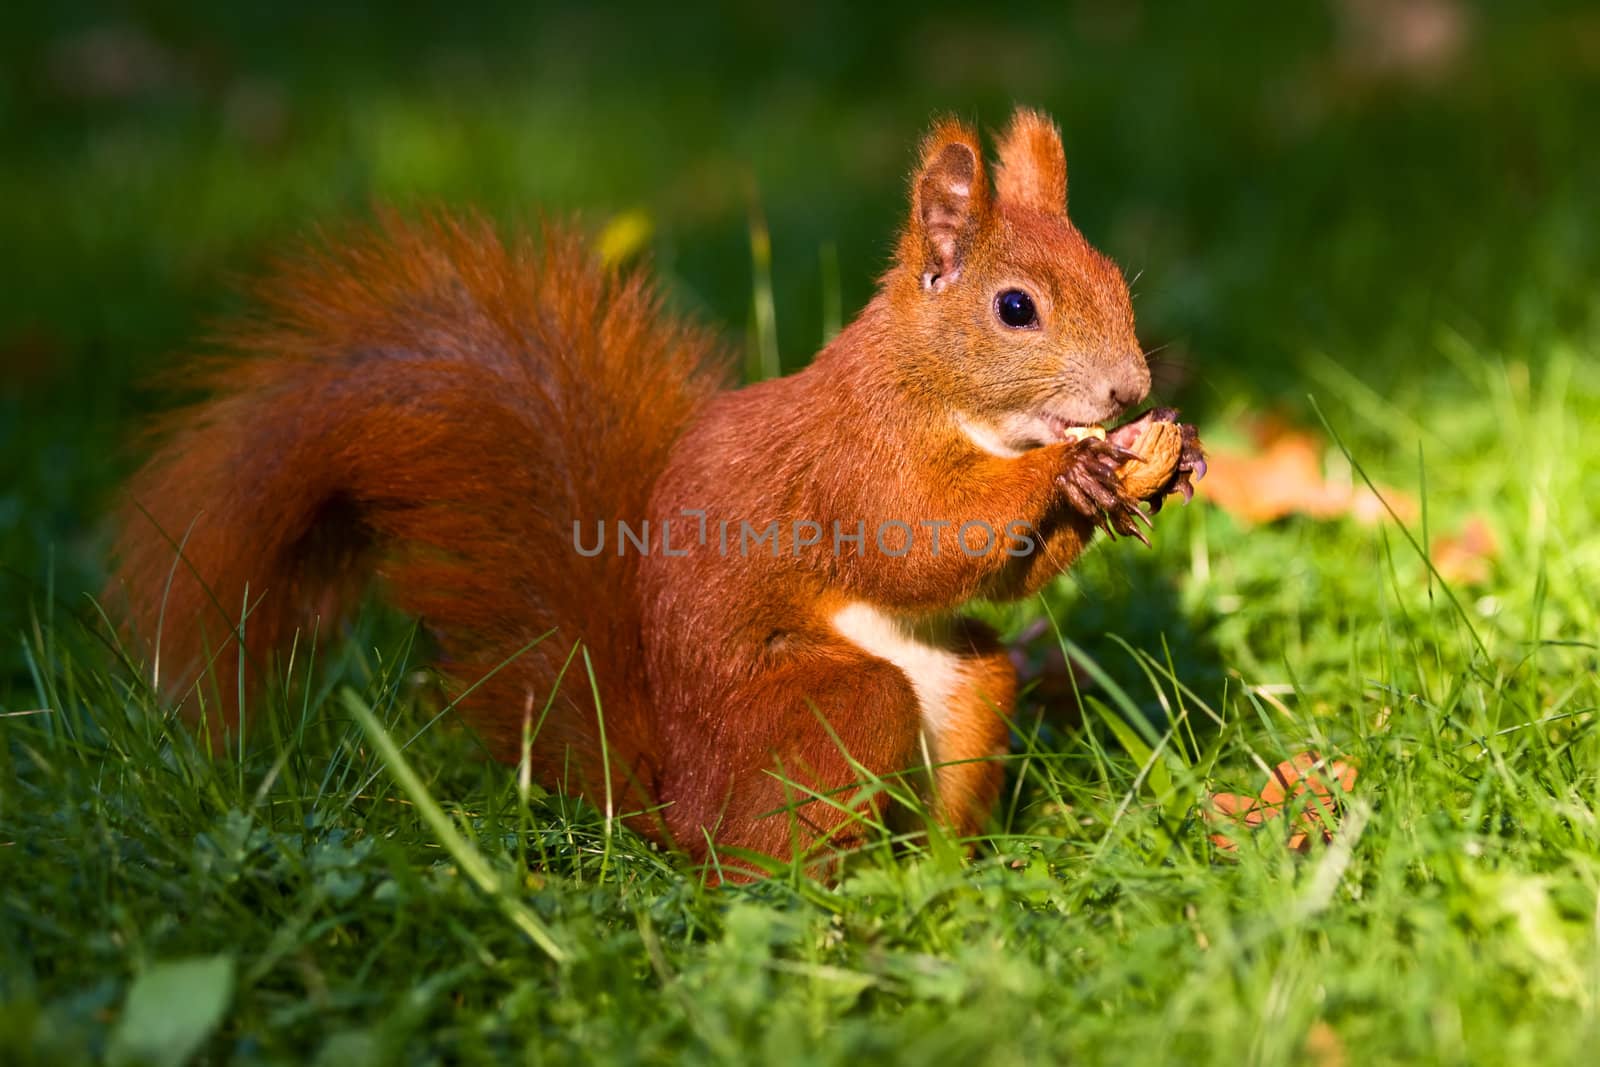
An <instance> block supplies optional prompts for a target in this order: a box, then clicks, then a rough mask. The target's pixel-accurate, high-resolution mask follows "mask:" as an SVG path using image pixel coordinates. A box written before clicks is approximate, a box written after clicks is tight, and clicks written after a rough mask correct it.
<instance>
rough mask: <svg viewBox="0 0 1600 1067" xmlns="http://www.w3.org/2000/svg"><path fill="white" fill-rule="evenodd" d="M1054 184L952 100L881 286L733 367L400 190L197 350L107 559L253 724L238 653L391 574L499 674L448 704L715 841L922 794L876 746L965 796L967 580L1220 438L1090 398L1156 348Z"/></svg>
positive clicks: (989, 675) (552, 250)
mask: <svg viewBox="0 0 1600 1067" xmlns="http://www.w3.org/2000/svg"><path fill="white" fill-rule="evenodd" d="M1066 187H1067V183H1066V163H1065V159H1064V156H1063V152H1062V146H1061V139H1060V135H1059V133H1058V131H1057V130H1056V128H1055V126H1054V125H1053V123H1052V122H1051V121H1050V120H1049V119H1048V118H1047V117H1045V116H1044V115H1042V114H1040V113H1038V112H1034V111H1030V110H1026V109H1019V110H1018V111H1017V112H1016V113H1015V114H1014V116H1013V117H1012V120H1011V122H1010V125H1009V127H1008V128H1007V130H1006V131H1005V132H1004V134H1003V136H1002V137H1001V139H1000V142H999V166H998V169H997V171H996V172H995V176H994V179H993V183H992V185H991V180H990V177H989V174H988V173H987V168H986V166H985V163H984V159H983V154H982V148H981V146H980V142H979V140H978V137H977V135H976V134H975V132H974V131H973V130H972V129H971V128H970V127H968V126H967V125H965V124H963V123H960V122H958V121H954V120H945V121H940V122H938V123H936V124H935V125H934V126H933V128H932V130H931V132H930V133H929V134H928V135H927V137H926V139H925V140H924V141H923V143H922V148H921V154H920V163H919V165H918V167H917V170H916V173H915V175H914V177H913V179H912V183H911V195H910V212H909V217H908V218H907V221H906V223H905V226H904V229H903V231H902V233H901V236H900V240H899V243H898V246H897V248H896V253H895V257H894V261H893V263H892V264H891V265H890V267H889V268H888V270H887V271H886V272H885V273H884V275H883V276H882V279H881V281H880V284H879V287H878V291H877V293H876V295H875V296H874V297H873V298H872V300H871V302H870V303H868V304H867V306H866V307H865V308H864V309H863V310H862V311H861V313H860V315H859V316H858V317H857V318H856V319H855V320H854V321H853V322H852V323H850V325H849V326H847V327H846V328H845V329H844V330H843V331H842V332H840V333H839V335H838V336H837V337H836V338H834V339H833V340H832V341H831V342H830V343H829V344H828V345H827V346H826V347H825V348H824V349H823V350H822V352H821V353H819V354H818V355H817V356H816V358H815V360H814V361H813V362H812V363H811V364H810V365H809V366H808V367H806V369H804V370H802V371H800V372H798V373H796V374H793V375H790V376H788V377H785V378H780V379H776V380H771V381H765V382H761V383H759V384H755V385H750V386H747V387H745V388H740V389H730V388H726V387H725V386H724V379H725V377H726V376H727V375H726V370H725V368H726V362H725V361H724V360H722V359H721V358H720V357H719V355H718V353H717V351H716V346H715V345H714V344H713V342H712V341H711V339H710V338H709V336H708V335H707V334H706V333H704V332H702V331H701V330H699V329H696V328H694V327H692V326H690V325H687V324H685V323H684V322H682V321H680V320H679V319H677V318H676V317H674V316H672V315H670V314H668V313H667V312H666V311H664V310H663V308H662V306H661V303H660V301H659V299H658V298H657V296H656V295H655V292H654V290H653V289H652V288H651V287H650V285H649V284H648V283H647V282H646V281H645V280H644V279H642V278H641V277H640V276H638V275H636V274H622V273H618V272H616V271H612V270H607V269H603V268H602V267H600V266H599V265H597V263H596V261H595V260H594V259H592V258H591V256H590V255H589V253H588V252H587V251H586V249H585V247H584V245H583V243H582V241H581V240H580V239H579V238H578V237H577V236H575V235H574V234H573V233H572V232H570V231H568V230H566V229H564V228H561V227H545V228H544V231H543V234H542V236H541V237H539V238H532V237H523V238H520V239H516V240H504V239H502V238H501V237H499V236H497V235H496V233H495V232H493V231H492V230H491V228H490V227H489V226H487V225H486V224H484V223H482V222H480V221H477V220H474V219H467V220H459V219H452V218H449V217H445V216H434V217H431V218H427V219H424V220H422V221H402V220H400V219H397V218H395V217H392V216H385V217H384V219H383V221H382V222H381V223H380V224H378V225H377V226H376V227H373V228H372V229H370V230H369V231H367V232H365V233H364V234H363V235H361V236H359V237H358V238H356V239H353V240H346V241H344V242H337V243H334V244H333V245H331V246H329V247H323V248H322V249H320V250H319V251H317V252H315V253H313V254H312V255H311V256H310V257H308V258H307V259H306V260H304V261H302V262H299V263H298V264H295V265H291V266H288V267H286V268H284V269H282V270H281V271H279V272H278V273H277V275H276V276H275V277H273V278H271V279H270V280H268V281H267V282H265V283H263V285H262V287H261V292H260V298H261V307H262V309H263V310H262V312H261V313H260V314H258V315H257V316H256V317H255V318H253V319H251V320H249V321H247V322H245V323H243V324H242V325H239V326H237V327H234V328H233V329H232V330H231V331H230V332H229V333H228V334H226V335H225V347H224V352H225V355H223V356H222V357H220V358H217V359H214V360H212V361H210V362H206V363H203V364H200V365H198V366H196V367H194V368H193V369H192V371H190V372H187V373H188V376H187V377H186V378H185V380H186V382H191V383H192V382H196V381H197V382H198V383H199V384H200V385H201V386H202V387H203V388H205V389H206V390H207V391H208V397H209V398H208V399H205V400H203V401H202V402H200V403H199V404H198V405H197V406H194V407H192V408H189V409H187V410H183V411H179V412H177V413H175V414H173V415H171V416H169V417H168V418H167V419H166V420H165V421H164V422H163V423H162V424H161V425H160V429H161V430H163V431H164V433H165V440H164V443H163V444H162V445H161V446H160V447H159V449H158V450H157V451H156V453H155V454H154V456H153V458H152V459H150V460H149V462H148V463H147V465H146V466H145V467H144V468H143V469H142V470H141V471H140V472H139V473H138V474H137V475H136V476H135V477H134V478H133V480H132V482H131V484H130V486H129V487H128V492H127V494H126V503H125V505H124V508H123V510H122V512H121V514H120V516H119V540H118V546H117V560H118V563H117V569H116V571H115V574H114V576H113V579H112V585H111V588H112V592H113V594H114V595H124V596H126V598H127V599H126V603H127V605H128V608H129V619H130V625H131V627H132V629H133V631H134V632H135V633H137V634H138V635H139V636H140V637H141V639H142V640H143V641H144V643H145V648H146V649H147V651H148V653H149V656H150V659H149V663H150V664H151V669H152V672H153V673H156V674H157V675H158V677H159V681H158V684H159V685H161V686H162V688H163V689H164V690H165V691H167V692H169V693H171V694H174V695H177V696H181V697H182V698H183V700H184V707H185V709H186V712H187V714H188V716H189V717H190V718H191V720H197V721H198V720H205V721H208V722H210V723H212V724H213V725H216V726H221V727H230V728H231V727H233V726H236V725H237V706H236V699H235V698H233V697H232V694H233V693H235V692H236V689H237V683H238V681H239V679H238V677H237V669H238V668H237V664H238V663H240V662H244V663H245V664H246V666H245V668H244V669H245V670H246V671H247V672H248V673H251V674H257V673H259V672H260V670H261V665H263V664H264V663H265V662H266V661H267V658H268V657H269V655H270V654H271V653H272V652H273V651H274V650H276V649H281V648H283V647H284V646H285V645H286V644H287V643H288V642H289V640H290V639H291V638H292V637H293V636H294V635H295V633H296V632H297V631H299V632H300V633H302V634H306V633H309V632H311V626H312V624H313V623H314V622H315V621H316V620H318V619H321V620H322V625H321V629H322V630H323V631H324V632H325V631H326V630H327V629H328V621H329V620H330V619H332V618H335V617H337V615H338V614H339V613H340V612H341V611H342V610H344V609H346V608H348V607H349V606H350V604H351V603H352V601H353V600H354V599H355V598H356V597H357V596H358V595H359V594H360V593H361V591H362V590H363V588H364V587H365V585H366V583H367V582H368V581H369V580H370V579H371V577H372V576H374V575H376V576H377V578H378V580H379V582H380V588H381V589H382V590H383V591H384V592H385V593H386V595H387V597H388V599H389V600H390V601H391V602H392V603H394V604H395V605H396V606H398V607H399V608H400V609H402V610H403V611H405V612H407V613H410V614H412V615H414V616H416V617H418V618H419V619H420V620H421V621H422V623H423V625H424V627H425V629H426V630H427V632H428V633H430V634H431V635H432V636H433V638H434V640H435V642H436V644H437V649H438V657H437V662H438V665H439V667H440V669H441V672H442V673H443V674H444V675H445V676H446V677H449V678H452V679H455V680H457V681H459V682H461V683H474V682H476V683H478V684H477V686H476V688H473V689H472V690H471V692H470V694H468V695H467V696H466V698H465V699H464V700H462V702H461V705H460V712H461V714H462V715H463V716H464V717H465V718H466V720H467V721H468V722H469V723H470V724H471V726H473V727H474V728H475V729H476V730H477V732H478V733H479V734H480V735H481V736H482V738H483V739H484V741H485V743H486V744H487V745H488V747H489V749H490V750H491V751H492V752H493V753H494V754H495V755H496V756H497V757H499V758H501V759H504V760H507V761H518V760H521V759H524V758H526V759H528V760H529V761H530V763H531V766H532V771H533V773H534V775H535V776H536V777H537V778H538V779H540V780H542V781H543V782H544V783H545V784H547V785H549V786H551V787H552V788H556V789H563V790H567V791H570V792H577V793H581V794H583V795H584V796H587V797H588V798H590V799H591V800H593V801H594V802H596V803H597V804H602V803H603V804H606V805H609V811H608V815H609V814H611V813H615V814H617V815H618V816H625V817H627V818H628V820H629V821H630V823H631V824H632V825H634V826H635V827H636V828H638V829H639V830H640V831H641V832H642V833H644V834H645V835H647V836H649V837H651V838H653V839H655V840H657V841H659V842H663V843H668V844H670V845H672V846H674V847H676V848H678V849H680V850H682V851H684V852H686V853H688V854H689V855H690V856H691V857H693V858H695V859H699V860H704V859H706V858H707V856H708V853H709V851H710V850H711V849H712V848H716V849H718V850H724V849H725V850H729V852H730V853H735V854H736V853H737V852H738V851H739V850H745V851H747V852H749V853H755V854H760V855H765V856H769V857H776V858H778V859H779V860H782V861H788V860H793V859H796V858H799V859H802V860H806V861H809V860H810V859H811V858H814V857H817V856H821V855H836V854H837V851H836V850H841V849H848V848H850V847H851V846H852V845H854V844H858V843H859V842H860V841H861V839H862V835H863V834H865V833H867V832H868V825H869V824H870V823H872V822H879V823H882V822H883V821H885V820H887V821H888V822H889V823H890V824H891V825H892V824H894V823H895V821H896V820H897V819H900V818H901V817H903V814H904V813H902V812H898V811H897V810H895V808H894V804H893V802H892V801H891V800H890V799H889V794H888V793H887V792H886V791H884V790H883V789H881V788H873V787H871V785H870V784H868V785H863V782H865V781H867V780H868V779H870V778H872V777H874V776H879V777H882V778H884V779H888V780H899V781H906V782H910V783H912V786H913V787H914V788H916V789H918V790H919V791H920V795H921V796H922V797H923V798H924V799H925V801H926V807H927V809H928V810H930V811H932V812H933V813H934V815H935V816H936V817H937V818H938V819H939V820H941V821H942V822H943V823H944V824H945V825H946V826H947V827H948V829H949V830H950V831H951V832H953V833H955V834H958V835H971V834H973V833H975V832H977V831H978V830H980V829H981V827H982V825H983V823H984V821H985V820H986V818H987V817H988V814H989V812H990V809H991V807H992V806H993V804H994V802H995V799H996V796H997V794H998V791H999V788H1000V785H1001V781H1002V778H1003V774H1004V769H1003V763H1002V761H1001V760H1000V759H998V758H997V757H1000V756H1002V755H1003V754H1004V752H1005V750H1006V746H1007V738H1008V720H1009V717H1010V715H1011V713H1012V709H1013V701H1014V697H1015V689H1016V678H1015V676H1014V673H1013V668H1012V666H1011V663H1010V661H1009V659H1008V657H1007V655H1006V653H1005V651H1004V649H1003V648H1002V646H1001V645H1000V644H999V642H998V641H997V639H996V636H995V634H994V633H993V632H991V631H990V630H989V629H988V628H986V627H985V626H983V625H981V624H980V623H978V622H976V621H973V620H971V619H967V618H963V617H961V616H960V615H958V614H957V609H958V608H959V607H960V606H961V605H962V604H963V603H965V602H966V601H968V600H971V599H974V598H1002V599H1004V598H1016V597H1022V596H1027V595H1029V594H1032V593H1034V592H1036V591H1037V590H1039V589H1040V588H1041V587H1042V586H1043V585H1044V584H1045V583H1047V582H1048V581H1050V580H1051V579H1052V578H1053V577H1055V576H1056V575H1058V574H1059V573H1061V571H1063V570H1064V569H1065V568H1066V567H1067V566H1068V565H1069V564H1071V563H1072V562H1073V561H1074V559H1075V558H1076V557H1077V556H1078V554H1079V553H1080V552H1082V551H1083V548H1084V546H1085V545H1086V544H1087V543H1088V542H1089V540H1090V538H1091V536H1092V535H1093V533H1094V531H1095V529H1096V528H1105V529H1107V530H1109V531H1112V532H1115V533H1123V534H1134V535H1137V536H1139V537H1141V539H1142V538H1143V536H1144V535H1143V533H1142V531H1141V527H1142V526H1145V525H1148V522H1149V520H1148V519H1147V517H1146V510H1145V507H1143V506H1142V505H1147V506H1148V510H1149V511H1151V512H1153V511H1154V510H1156V509H1157V508H1158V507H1159V505H1160V502H1161V500H1162V498H1163V497H1164V496H1166V495H1168V494H1170V493H1172V492H1182V493H1183V494H1184V495H1185V497H1186V498H1187V496H1188V495H1189V493H1190V492H1191V488H1190V482H1191V479H1192V478H1197V477H1199V475H1200V474H1201V473H1203V470H1204V464H1203V456H1202V451H1201V448H1200V445H1199V442H1198V439H1197V437H1196V435H1195V432H1194V429H1193V428H1192V427H1189V426H1184V427H1182V450H1181V455H1179V456H1178V458H1177V460H1176V461H1175V463H1174V464H1173V467H1172V470H1171V473H1170V476H1165V475H1164V476H1163V477H1162V478H1161V479H1159V481H1160V485H1159V486H1158V487H1157V488H1156V489H1155V490H1154V491H1150V492H1148V493H1147V494H1146V495H1147V500H1141V499H1139V498H1138V496H1137V495H1136V494H1134V493H1133V492H1131V491H1129V489H1128V488H1127V486H1126V485H1125V484H1124V479H1123V478H1122V476H1121V475H1120V474H1119V470H1123V469H1125V467H1124V465H1125V464H1127V463H1129V462H1130V461H1133V460H1134V458H1135V457H1134V456H1133V454H1132V452H1131V451H1130V447H1131V445H1132V444H1133V443H1134V441H1135V439H1136V438H1137V436H1138V433H1139V427H1140V426H1141V425H1148V423H1149V422H1150V421H1151V420H1153V419H1155V420H1166V421H1175V415H1174V413H1172V412H1171V411H1170V410H1165V409H1163V410H1160V411H1157V412H1154V413H1151V414H1150V415H1147V416H1146V417H1145V418H1144V419H1142V420H1139V422H1136V423H1134V424H1130V425H1128V426H1124V427H1123V428H1121V429H1118V430H1114V431H1112V432H1111V433H1110V434H1106V433H1105V432H1104V431H1103V430H1099V429H1096V427H1098V426H1099V424H1102V423H1106V422H1109V421H1111V420H1114V419H1116V418H1117V417H1118V416H1120V415H1121V414H1122V413H1123V412H1124V411H1125V410H1126V409H1128V408H1129V407H1130V406H1133V405H1137V404H1139V403H1140V402H1142V401H1143V400H1144V399H1145V397H1146V394H1147V393H1148V391H1149V385H1150V376H1149V370H1148V367H1147V365H1146V363H1145V358H1144V355H1143V352H1142V350H1141V348H1140V346H1139V342H1138V340H1137V338H1136V337H1135V333H1134V318H1133V311H1132V307H1131V304H1130V301H1129V295H1128V289H1127V286H1126V284H1125V282H1124V280H1123V277H1122V275H1121V273H1120V272H1119V271H1118V269H1117V267H1116V265H1115V264H1113V263H1112V262H1111V260H1109V259H1108V258H1106V257H1105V256H1104V255H1102V254H1101V253H1100V252H1098V251H1096V250H1095V249H1094V248H1092V247H1091V246H1090V245H1089V244H1088V242H1087V241H1086V240H1085V239H1084V238H1083V236H1082V235H1081V234H1080V233H1079V232H1078V230H1077V229H1076V228H1075V227H1074V226H1073V224H1072V223H1071V222H1070V221H1069V220H1068V218H1067V214H1066ZM180 547H181V551H182V559H181V560H180V559H179V558H178V550H179V548H180ZM241 619H243V620H244V621H243V625H242V626H241V624H240V620H241ZM241 631H242V640H243V642H244V646H245V647H244V650H243V655H241V652H240V649H239V648H238V647H237V645H236V644H235V643H234V642H236V641H237V640H239V637H240V633H241ZM579 646H581V652H582V654H583V656H585V657H587V662H585V660H584V659H583V658H581V657H580V658H577V659H570V660H569V657H570V656H571V655H572V654H573V652H574V650H575V648H578V647H579ZM574 664H576V665H574ZM591 666H592V672H593V674H592V676H593V679H594V685H593V687H591V683H590V673H589V669H588V668H589V667H591ZM202 681H203V683H204V684H197V683H200V682H202ZM552 693H554V696H553V697H552ZM547 701H549V704H548V710H547ZM530 722H531V723H532V725H533V726H534V727H536V731H535V732H536V737H535V738H534V741H533V744H532V746H531V749H530V751H528V752H524V750H523V749H524V742H523V739H524V736H525V729H528V728H529V724H530ZM602 739H603V740H602ZM862 816H865V818H862ZM719 854H720V851H719Z"/></svg>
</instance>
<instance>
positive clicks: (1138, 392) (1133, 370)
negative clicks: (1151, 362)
mask: <svg viewBox="0 0 1600 1067" xmlns="http://www.w3.org/2000/svg"><path fill="white" fill-rule="evenodd" d="M1104 388H1105V394H1104V395H1105V399H1106V403H1107V404H1109V405H1110V406H1112V407H1114V408H1116V409H1117V410H1118V411H1122V410H1125V409H1127V408H1130V407H1132V406H1133V405H1135V404H1137V403H1139V402H1140V401H1142V400H1143V399H1144V398H1145V397H1147V396H1149V395H1150V371H1149V369H1148V368H1146V367H1145V366H1144V361H1143V360H1140V362H1139V365H1138V366H1128V367H1123V368H1120V369H1119V370H1117V371H1114V372H1113V373H1111V374H1110V375H1108V376H1107V377H1106V379H1105V384H1104Z"/></svg>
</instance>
